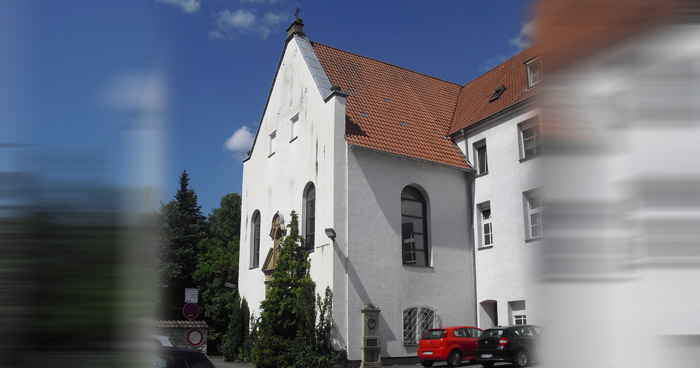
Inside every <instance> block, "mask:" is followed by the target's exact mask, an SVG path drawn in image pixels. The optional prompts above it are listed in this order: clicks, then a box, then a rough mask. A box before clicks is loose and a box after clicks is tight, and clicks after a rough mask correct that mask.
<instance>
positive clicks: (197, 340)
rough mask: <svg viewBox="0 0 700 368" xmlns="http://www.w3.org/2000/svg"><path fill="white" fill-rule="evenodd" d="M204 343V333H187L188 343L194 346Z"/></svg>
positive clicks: (196, 331)
mask: <svg viewBox="0 0 700 368" xmlns="http://www.w3.org/2000/svg"><path fill="white" fill-rule="evenodd" d="M202 341H204V335H202V331H200V330H190V332H188V333H187V343H188V344H190V345H192V346H198V345H200V344H201V343H202Z"/></svg>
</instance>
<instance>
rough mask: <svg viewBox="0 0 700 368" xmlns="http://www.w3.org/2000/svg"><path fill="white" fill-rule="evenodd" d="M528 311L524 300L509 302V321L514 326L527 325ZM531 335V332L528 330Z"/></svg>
mask: <svg viewBox="0 0 700 368" xmlns="http://www.w3.org/2000/svg"><path fill="white" fill-rule="evenodd" d="M526 315H527V311H526V310H525V301H524V300H514V301H510V302H508V319H509V320H510V323H512V324H514V325H524V324H527V317H526ZM528 333H529V330H528Z"/></svg>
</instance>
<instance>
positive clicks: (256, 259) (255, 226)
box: [250, 210, 260, 268]
mask: <svg viewBox="0 0 700 368" xmlns="http://www.w3.org/2000/svg"><path fill="white" fill-rule="evenodd" d="M252 230H253V234H252V236H251V237H250V240H251V242H250V268H256V267H258V266H259V265H260V211H258V210H256V211H255V212H254V213H253V221H252Z"/></svg>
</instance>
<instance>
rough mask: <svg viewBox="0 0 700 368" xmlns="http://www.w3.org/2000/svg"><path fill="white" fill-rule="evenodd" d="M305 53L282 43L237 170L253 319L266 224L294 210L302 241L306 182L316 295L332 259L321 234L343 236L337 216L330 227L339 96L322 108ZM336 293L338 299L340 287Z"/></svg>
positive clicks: (244, 284) (340, 154) (338, 167)
mask: <svg viewBox="0 0 700 368" xmlns="http://www.w3.org/2000/svg"><path fill="white" fill-rule="evenodd" d="M300 47H306V48H307V50H301V49H300ZM309 48H310V45H309V44H308V41H305V40H304V39H300V38H299V37H298V36H295V37H294V38H293V39H291V40H290V41H289V43H288V44H287V47H286V50H285V52H284V55H283V57H282V62H281V64H280V67H279V70H278V74H277V77H276V79H275V81H274V83H273V88H272V91H271V94H270V97H269V101H268V105H267V108H266V110H265V112H264V114H263V118H262V123H261V125H260V127H259V131H258V134H257V138H256V142H255V144H254V147H253V150H252V152H251V155H250V158H249V159H248V160H247V161H246V162H244V165H243V185H242V206H241V217H242V221H241V248H240V260H239V262H240V263H239V290H240V292H241V294H242V295H243V296H244V297H245V298H246V299H247V300H248V303H249V305H250V308H251V312H252V313H255V314H256V315H259V306H260V302H261V301H262V300H263V299H264V297H265V287H264V280H265V276H264V274H263V273H262V271H261V269H262V266H263V264H264V262H265V256H266V255H267V252H268V251H269V250H270V249H271V247H272V239H271V238H270V236H269V234H270V226H271V223H272V218H273V216H274V215H275V213H276V212H278V211H279V213H280V214H282V215H283V217H284V219H285V222H286V224H289V221H290V220H291V218H290V213H291V212H292V211H296V212H297V213H298V214H299V222H300V234H302V235H303V234H304V227H303V225H302V223H303V221H302V219H303V195H304V190H305V188H306V186H307V184H308V183H309V182H312V183H313V184H314V185H315V188H316V226H315V227H316V233H315V235H316V236H315V246H316V249H315V250H314V252H312V253H310V257H309V258H310V260H311V277H312V278H313V280H314V281H315V282H316V287H317V292H318V293H319V294H321V295H323V292H324V290H325V288H326V286H331V288H332V287H333V277H332V275H333V268H334V267H333V264H334V262H337V259H338V257H337V256H336V254H335V252H334V251H333V249H334V248H333V246H332V245H331V244H330V243H331V242H330V239H329V238H328V237H327V236H326V235H325V233H324V229H325V228H331V227H333V228H335V231H336V233H337V234H338V239H344V238H345V234H344V228H345V227H344V221H345V220H344V218H340V219H338V221H339V222H340V223H339V224H338V225H336V224H335V223H336V218H335V215H336V213H338V214H341V215H343V214H344V213H345V212H346V211H345V203H346V201H345V179H344V178H345V168H344V162H345V160H346V159H345V156H344V155H345V146H344V138H343V137H344V131H345V118H344V117H345V98H344V97H342V96H333V97H330V99H329V100H328V101H327V102H324V100H323V98H322V95H321V93H320V92H319V88H318V86H317V81H315V80H314V75H312V73H311V72H310V70H309V66H313V65H317V62H318V61H317V60H316V61H314V60H310V59H309V58H308V56H309V55H310V54H309V52H308V50H309ZM302 51H303V52H302ZM311 56H313V55H312V54H311ZM316 74H318V73H316ZM316 77H318V75H316ZM296 114H299V120H298V123H297V124H298V126H297V129H298V132H299V133H298V136H297V138H295V139H293V137H292V135H291V119H292V117H293V116H295V115H296ZM273 131H276V138H275V147H276V148H275V152H274V154H272V155H269V152H270V151H269V143H270V140H269V136H270V134H271V133H272V132H273ZM339 142H340V144H339ZM337 196H340V198H339V197H337ZM255 210H259V211H260V215H261V223H260V225H261V227H260V261H259V267H257V268H252V269H251V268H250V266H251V263H250V262H251V250H252V228H251V227H252V224H251V220H252V216H253V213H254V212H255ZM341 286H342V285H341ZM335 292H336V295H337V294H340V295H344V294H345V292H344V290H342V289H341V290H336V291H335ZM334 304H335V303H334ZM337 304H338V306H336V307H335V312H336V313H340V314H344V304H343V303H337ZM343 321H344V319H339V320H338V321H336V326H337V327H338V329H339V330H340V331H343V330H344V323H343Z"/></svg>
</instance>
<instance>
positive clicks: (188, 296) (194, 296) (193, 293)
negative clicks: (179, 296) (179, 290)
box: [185, 288, 199, 303]
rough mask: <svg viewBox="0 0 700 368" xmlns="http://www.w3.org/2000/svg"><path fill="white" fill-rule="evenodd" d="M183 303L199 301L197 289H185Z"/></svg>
mask: <svg viewBox="0 0 700 368" xmlns="http://www.w3.org/2000/svg"><path fill="white" fill-rule="evenodd" d="M185 303H199V289H189V288H188V289H185Z"/></svg>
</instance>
